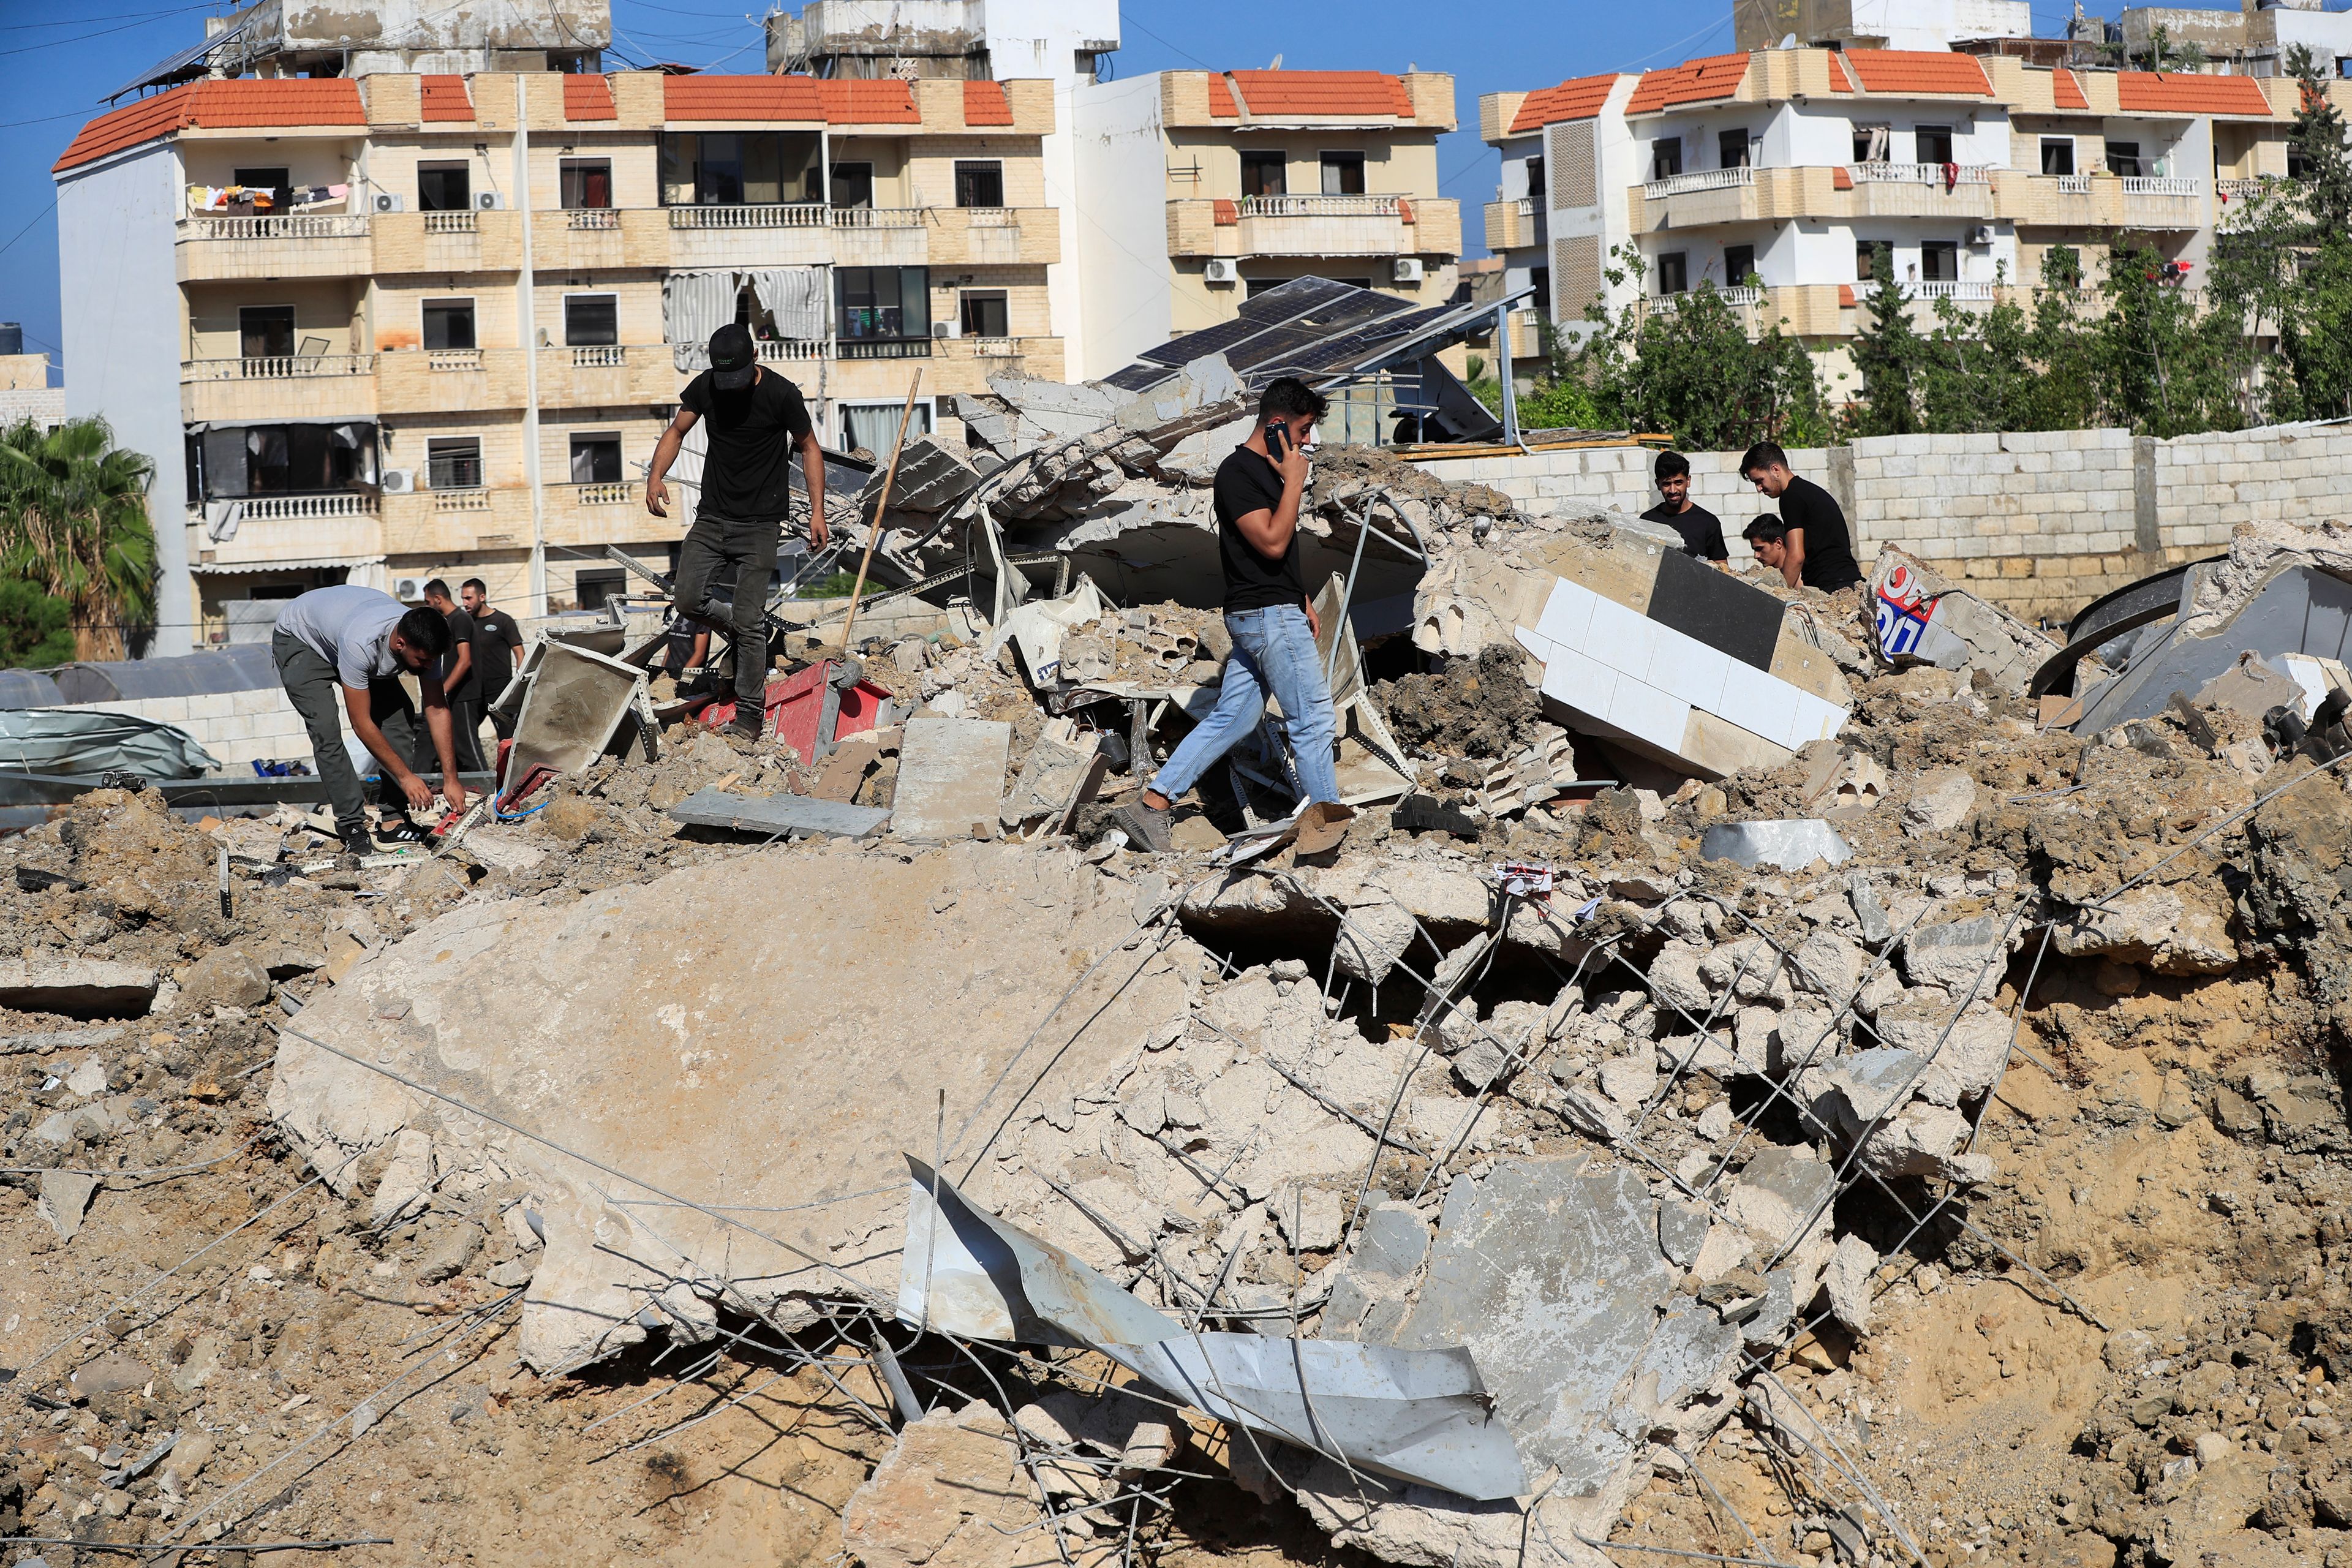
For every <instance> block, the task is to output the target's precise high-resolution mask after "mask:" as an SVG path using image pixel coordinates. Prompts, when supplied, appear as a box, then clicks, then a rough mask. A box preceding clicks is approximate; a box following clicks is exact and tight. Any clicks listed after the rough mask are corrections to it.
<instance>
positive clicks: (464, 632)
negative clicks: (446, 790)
mask: <svg viewBox="0 0 2352 1568" xmlns="http://www.w3.org/2000/svg"><path fill="white" fill-rule="evenodd" d="M425 608H426V609H428V610H431V611H432V612H433V613H434V614H435V615H436V616H440V617H441V618H442V619H443V620H445V621H447V622H448V623H449V656H448V658H446V659H445V660H443V661H442V664H441V667H440V668H439V669H438V670H436V672H435V673H436V674H438V675H439V676H440V677H441V694H442V695H443V696H445V697H446V698H447V699H448V700H449V722H450V724H451V726H452V727H454V728H455V729H456V731H457V765H458V766H459V767H461V768H464V769H466V770H467V772H469V773H480V772H481V771H482V682H481V672H480V670H479V668H478V666H477V663H476V660H475V658H474V636H475V632H474V617H473V616H469V615H467V613H466V612H465V611H463V610H461V609H459V608H458V607H457V600H455V599H453V598H451V597H450V596H449V584H447V583H446V581H444V580H443V579H441V578H439V577H436V578H434V579H433V581H431V582H430V583H427V584H425Z"/></svg>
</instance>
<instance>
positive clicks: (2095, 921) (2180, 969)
mask: <svg viewBox="0 0 2352 1568" xmlns="http://www.w3.org/2000/svg"><path fill="white" fill-rule="evenodd" d="M2231 913H2232V905H2231V902H2230V901H2229V895H2228V894H2227V893H2226V892H2221V894H2220V896H2219V897H2218V898H2208V897H2206V896H2204V892H2203V889H2199V888H2196V887H2194V886H2192V885H2189V884H2181V883H2154V884H2150V885H2147V886H2145V887H2138V888H2134V889H2131V890H2130V891H2128V892H2126V893H2123V894H2121V895H2119V896H2117V897H2116V898H2114V899H2111V900H2108V901H2106V902H2105V903H2103V904H2101V905H2099V906H2098V907H2096V908H2095V909H2078V910H2075V911H2074V913H2073V914H2071V915H2069V916H2068V917H2067V918H2066V919H2065V920H2063V921H2060V922H2059V923H2058V925H2057V927H2056V928H2055V932H2054V935H2053V939H2052V940H2053V945H2055V946H2056V948H2057V949H2058V951H2059V952H2063V953H2064V954H2066V955H2067V956H2068V957H2069V958H2107V959H2112V960H2114V961H2115V962H2116V963H2136V964H2139V965H2142V966H2144V967H2146V968H2149V969H2153V970H2155V971H2156V972H2157V973H2158V974H2226V973H2229V972H2230V971H2231V970H2232V969H2234V968H2236V967H2237V964H2238V944H2237V942H2236V941H2235V940H2234V939H2233V938H2231V935H2230V930H2229V925H2230V919H2231Z"/></svg>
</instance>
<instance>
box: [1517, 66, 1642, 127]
mask: <svg viewBox="0 0 2352 1568" xmlns="http://www.w3.org/2000/svg"><path fill="white" fill-rule="evenodd" d="M1616 85H1617V78H1616V77H1615V76H1614V75H1610V76H1581V77H1578V78H1577V79H1575V80H1573V81H1564V82H1561V83H1560V84H1559V86H1558V87H1547V88H1539V89H1537V90H1536V91H1534V92H1531V93H1529V94H1528V97H1527V101H1526V102H1524V103H1522V104H1520V105H1519V112H1518V114H1517V116H1516V117H1515V118H1514V119H1513V120H1512V121H1511V134H1512V135H1514V136H1524V135H1526V134H1528V132H1532V131H1540V130H1542V129H1543V128H1544V127H1545V126H1547V125H1558V124H1560V123H1561V122H1563V121H1570V120H1591V119H1593V118H1595V117H1597V116H1598V115H1599V114H1600V113H1601V105H1602V104H1604V103H1606V102H1608V101H1609V92H1610V89H1612V88H1613V87H1615V86H1616Z"/></svg>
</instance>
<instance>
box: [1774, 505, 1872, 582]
mask: <svg viewBox="0 0 2352 1568" xmlns="http://www.w3.org/2000/svg"><path fill="white" fill-rule="evenodd" d="M1780 521H1782V522H1783V523H1785V524H1787V525H1788V526H1789V527H1790V528H1791V529H1799V528H1801V529H1803V530H1804V531H1805V563H1804V565H1803V567H1802V568H1801V570H1800V571H1799V573H1798V575H1799V576H1800V577H1801V578H1802V579H1803V580H1804V584H1805V586H1806V587H1808V588H1819V589H1821V590H1822V592H1824V593H1830V594H1834V593H1836V592H1837V591H1838V590H1839V589H1840V588H1851V587H1853V585H1854V584H1856V583H1859V582H1861V581H1862V569H1861V568H1860V567H1858V566H1856V565H1855V564H1854V563H1853V535H1852V534H1850V533H1848V532H1847V531H1846V527H1845V513H1844V512H1843V511H1842V510H1839V507H1838V503H1837V498H1836V497H1835V496H1832V494H1830V492H1829V491H1827V490H1825V489H1822V487H1821V486H1819V485H1817V484H1815V483H1813V481H1812V480H1811V479H1790V481H1789V488H1788V489H1786V490H1783V491H1782V492H1781V494H1780Z"/></svg>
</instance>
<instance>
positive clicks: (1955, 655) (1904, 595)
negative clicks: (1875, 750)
mask: <svg viewBox="0 0 2352 1568" xmlns="http://www.w3.org/2000/svg"><path fill="white" fill-rule="evenodd" d="M1870 590H1871V595H1872V596H1871V598H1870V601H1869V602H1870V604H1871V605H1872V606H1873V615H1874V621H1875V626H1874V629H1875V631H1876V633H1877V644H1878V647H1877V652H1878V654H1879V656H1880V657H1881V658H1884V659H1885V660H1886V662H1887V663H1889V664H1892V665H1897V666H1901V665H1908V664H1916V663H1926V664H1932V665H1934V666H1935V667H1936V668H1938V669H1950V670H1959V669H1967V670H1971V671H1973V670H1982V671H1983V672H1984V673H1985V674H1986V676H1988V677H1989V678H1990V679H1991V681H1992V683H1993V686H1994V688H1995V689H1998V690H2000V691H2006V692H2022V691H2023V690H2024V689H2025V688H2026V684H2027V682H2029V681H2030V680H2032V678H2033V672H2034V671H2035V670H2036V669H2038V668H2041V666H2042V661H2043V660H2045V659H2047V658H2049V657H2050V656H2051V655H2052V654H2053V653H2055V652H2056V651H2057V649H2056V647H2053V645H2052V643H2051V641H2050V639H2049V638H2047V637H2043V636H2042V634H2041V633H2040V632H2037V631H2035V630H2034V629H2033V628H2032V626H2028V625H2026V624H2025V623H2024V622H2023V621H2021V620H2020V619H2018V618H2017V617H2016V616H2012V615H2011V614H2010V613H2009V612H2008V611H2006V610H2003V609H2000V607H1998V606H1997V605H1991V604H1988V603H1987V602H1986V601H1984V600H1982V599H1979V598H1978V597H1977V596H1976V595H1973V594H1970V593H1968V592H1967V591H1966V590H1964V589H1962V588H1961V587H1960V586H1959V584H1957V583H1953V582H1951V581H1949V580H1948V579H1947V578H1945V577H1944V576H1943V575H1941V574H1938V573H1937V572H1936V571H1934V570H1933V569H1932V568H1930V567H1928V566H1927V565H1926V564H1925V563H1922V562H1920V561H1919V560H1917V559H1916V557H1913V556H1910V555H1906V554H1905V553H1904V552H1902V551H1900V550H1896V549H1894V548H1893V547H1891V546H1887V545H1881V546H1880V547H1879V552H1878V559H1877V560H1876V561H1875V562H1874V563H1872V564H1871V569H1870Z"/></svg>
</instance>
